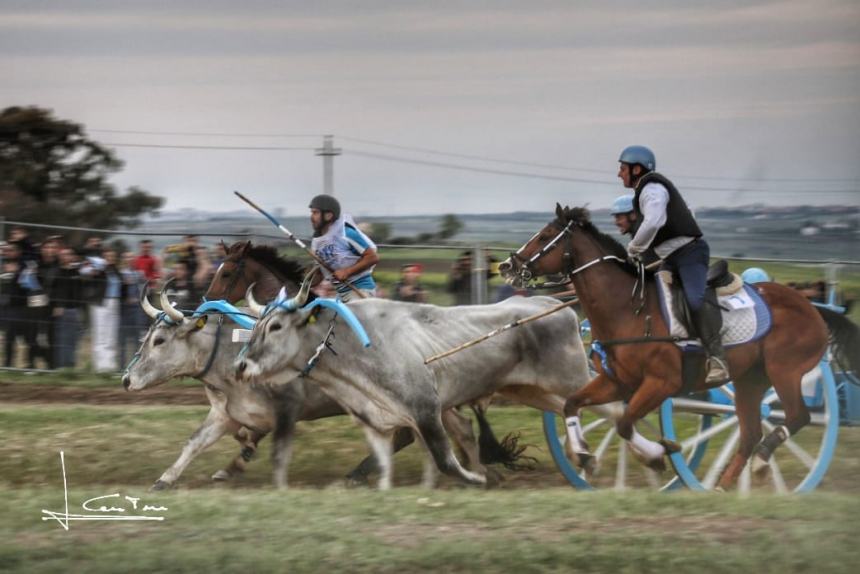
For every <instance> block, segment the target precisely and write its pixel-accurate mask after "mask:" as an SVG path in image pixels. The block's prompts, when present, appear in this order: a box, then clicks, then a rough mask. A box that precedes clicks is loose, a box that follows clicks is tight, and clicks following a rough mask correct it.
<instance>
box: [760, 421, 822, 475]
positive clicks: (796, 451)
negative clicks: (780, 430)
mask: <svg viewBox="0 0 860 574" xmlns="http://www.w3.org/2000/svg"><path fill="white" fill-rule="evenodd" d="M762 422H763V425H764V428H766V429H767V430H768V432H773V429H774V428H775V427H774V426H773V425H772V424H771V423H769V422H767V421H762ZM782 446H783V447H785V448H788V450H790V451H791V453H792V454H793V455H794V456H795V457H797V459H798V460H799V461H800V462H802V463H803V464H804V465H806V468H807V469H809V470H812V467H813V466H815V459H814V458H812V455H810V454H809V453H808V452H806V451H805V450H804V449H803V447H801V446H800V445H799V444H797V442H796V441H794V440H792V439H791V438H788V439H786V440H785V442H784V443H782ZM770 458H771V460H772V459H773V456H771V457H770Z"/></svg>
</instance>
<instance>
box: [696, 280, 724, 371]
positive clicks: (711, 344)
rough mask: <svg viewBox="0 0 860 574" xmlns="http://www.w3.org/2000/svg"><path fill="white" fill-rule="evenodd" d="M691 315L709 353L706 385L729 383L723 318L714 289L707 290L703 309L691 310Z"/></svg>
mask: <svg viewBox="0 0 860 574" xmlns="http://www.w3.org/2000/svg"><path fill="white" fill-rule="evenodd" d="M691 315H692V317H693V322H694V323H695V326H696V330H697V331H698V332H699V337H700V338H701V339H702V345H704V347H705V351H707V353H708V364H707V369H708V374H707V376H706V377H705V384H706V385H708V386H711V385H718V384H721V383H725V382H727V381H728V380H729V378H730V377H729V363H728V361H727V360H726V352H725V351H724V350H723V342H722V340H721V338H720V329H722V327H723V316H722V314H721V313H720V307H719V304H718V303H717V294H716V292H715V291H714V290H713V289H711V288H708V289H706V290H705V300H704V302H703V303H702V308H701V309H699V310H698V311H692V310H691Z"/></svg>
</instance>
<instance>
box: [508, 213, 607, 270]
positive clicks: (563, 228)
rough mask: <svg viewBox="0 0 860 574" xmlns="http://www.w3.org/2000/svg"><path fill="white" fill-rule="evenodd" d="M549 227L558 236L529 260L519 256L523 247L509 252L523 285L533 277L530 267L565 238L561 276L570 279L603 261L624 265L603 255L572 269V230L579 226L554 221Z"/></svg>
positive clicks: (573, 222) (573, 223)
mask: <svg viewBox="0 0 860 574" xmlns="http://www.w3.org/2000/svg"><path fill="white" fill-rule="evenodd" d="M551 225H552V226H554V227H555V228H557V229H560V231H559V232H558V235H556V236H555V237H554V238H553V239H552V240H551V241H549V242H548V243H547V244H546V245H544V246H543V247H542V248H541V249H540V251H538V252H537V253H535V254H534V255H532V256H531V257H530V258H528V259H525V258H523V257H522V256H521V255H520V252H521V251H522V250H523V249H524V248H525V245H523V246H522V247H520V248H519V249H518V250H517V251H516V252H513V251H512V252H511V259H512V260H514V261H515V262H516V263H517V264H518V265H519V270H518V271H517V272H516V273H517V275H518V276H519V278H520V280H521V281H522V282H523V283H524V284H525V283H528V282H529V281H530V280H531V279H532V278H533V277H534V276H535V272H534V269H533V268H532V266H533V265H534V264H535V263H537V262H538V261H540V260H541V259H542V258H543V257H544V256H546V255H547V254H548V253H549V252H550V251H552V250H553V249H555V248H556V247H557V246H558V245H559V242H560V241H561V240H562V239H563V238H566V239H567V240H566V241H565V242H564V254H563V255H562V267H561V271H562V274H563V275H564V276H565V277H567V278H572V277H573V276H574V275H576V274H577V273H579V272H580V271H585V270H586V269H588V268H589V267H591V266H592V265H596V264H598V263H601V262H603V261H611V260H614V261H618V262H619V263H624V259H622V258H620V257H617V256H615V255H603V256H602V257H598V258H597V259H592V260H591V261H589V262H588V263H585V264H583V265H580V266H579V267H576V268H574V267H573V228H574V226H576V225H580V224H579V223H577V222H576V221H574V220H572V219H571V220H570V221H568V222H567V225H564V224H563V223H562V222H561V221H560V220H558V219H554V220H553V221H552V222H551ZM529 243H531V240H529V241H528V242H526V245H528V244H529Z"/></svg>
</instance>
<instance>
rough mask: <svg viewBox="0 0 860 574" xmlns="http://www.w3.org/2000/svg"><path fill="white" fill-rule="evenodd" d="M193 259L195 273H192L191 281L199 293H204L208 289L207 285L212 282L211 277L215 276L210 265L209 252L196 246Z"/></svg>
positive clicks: (213, 269)
mask: <svg viewBox="0 0 860 574" xmlns="http://www.w3.org/2000/svg"><path fill="white" fill-rule="evenodd" d="M194 253H195V259H196V264H197V271H195V272H194V275H193V276H192V277H193V280H194V287H195V288H196V289H197V290H198V291H199V292H201V293H205V292H206V289H208V288H209V283H211V282H212V277H213V276H214V275H215V267H214V266H213V265H212V260H211V259H210V257H209V250H208V249H206V248H205V247H203V246H202V245H198V246H197V247H196V248H195V250H194Z"/></svg>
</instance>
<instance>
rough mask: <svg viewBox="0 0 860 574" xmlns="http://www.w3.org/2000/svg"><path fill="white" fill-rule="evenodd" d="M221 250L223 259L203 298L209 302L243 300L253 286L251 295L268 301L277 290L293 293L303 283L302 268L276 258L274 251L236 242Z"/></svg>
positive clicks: (269, 248)
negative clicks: (282, 289) (282, 288)
mask: <svg viewBox="0 0 860 574" xmlns="http://www.w3.org/2000/svg"><path fill="white" fill-rule="evenodd" d="M222 245H223V243H222ZM224 250H225V251H226V252H227V256H226V257H225V258H224V262H223V263H221V265H220V266H219V267H218V269H217V270H216V271H215V276H214V277H213V278H212V282H211V283H210V284H209V289H208V290H207V291H206V294H205V295H204V296H205V297H206V299H208V300H209V301H214V300H218V299H224V300H225V301H228V302H229V303H237V302H238V301H241V300H242V299H244V298H245V292H246V291H247V290H248V287H250V286H251V285H255V287H254V295H255V297H256V298H257V300H258V301H269V300H270V299H273V298H274V297H275V295H277V294H278V291H280V289H281V287H286V289H287V292H289V293H293V294H295V293H297V292H298V290H299V285H301V284H302V279H304V271H303V269H302V266H301V265H300V264H299V263H298V262H296V261H293V260H290V259H286V258H283V257H281V256H280V255H278V252H277V250H276V249H275V248H274V247H270V246H268V245H252V244H251V242H250V241H238V242H236V243H234V244H233V245H231V246H229V247H227V246H226V245H224Z"/></svg>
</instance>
